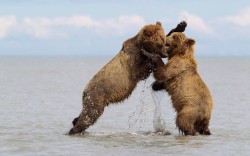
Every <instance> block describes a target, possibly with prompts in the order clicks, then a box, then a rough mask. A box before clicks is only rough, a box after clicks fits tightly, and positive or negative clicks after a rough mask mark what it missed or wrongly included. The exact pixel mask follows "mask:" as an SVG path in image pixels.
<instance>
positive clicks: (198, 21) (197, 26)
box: [179, 11, 214, 35]
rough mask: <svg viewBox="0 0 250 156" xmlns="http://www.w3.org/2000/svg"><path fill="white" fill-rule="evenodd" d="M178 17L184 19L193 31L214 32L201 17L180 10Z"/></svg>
mask: <svg viewBox="0 0 250 156" xmlns="http://www.w3.org/2000/svg"><path fill="white" fill-rule="evenodd" d="M179 17H180V18H181V19H185V20H186V21H187V23H188V28H189V29H191V30H193V31H195V32H199V33H204V34H208V35H211V34H214V31H213V29H212V28H210V27H209V26H208V24H206V23H205V22H204V20H203V19H202V18H201V17H198V16H196V15H192V14H190V13H188V12H186V11H184V12H181V13H180V15H179Z"/></svg>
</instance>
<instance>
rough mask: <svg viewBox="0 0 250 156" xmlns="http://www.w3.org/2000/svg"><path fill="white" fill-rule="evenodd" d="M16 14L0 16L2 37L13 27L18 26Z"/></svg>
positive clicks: (0, 35)
mask: <svg viewBox="0 0 250 156" xmlns="http://www.w3.org/2000/svg"><path fill="white" fill-rule="evenodd" d="M16 24H17V23H16V17H15V16H0V38H4V37H6V35H7V34H8V33H9V31H10V30H11V28H13V27H15V26H16Z"/></svg>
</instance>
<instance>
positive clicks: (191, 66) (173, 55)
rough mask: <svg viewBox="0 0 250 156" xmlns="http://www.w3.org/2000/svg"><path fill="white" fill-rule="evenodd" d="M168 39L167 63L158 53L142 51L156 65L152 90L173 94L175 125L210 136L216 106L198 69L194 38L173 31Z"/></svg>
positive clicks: (188, 132)
mask: <svg viewBox="0 0 250 156" xmlns="http://www.w3.org/2000/svg"><path fill="white" fill-rule="evenodd" d="M166 39H167V45H168V46H167V48H168V62H167V64H166V65H165V64H164V62H163V61H162V59H161V58H160V57H159V56H158V55H155V54H150V53H148V52H147V51H146V50H142V51H143V54H144V55H145V56H147V57H148V58H150V59H151V60H152V61H153V62H154V65H155V66H156V67H155V70H154V77H155V79H156V81H155V82H154V83H153V86H152V88H153V90H155V91H157V90H161V89H165V90H166V91H167V92H168V93H169V95H170V96H171V100H172V104H173V107H174V108H175V111H176V112H177V117H176V125H177V127H178V129H179V130H180V131H181V132H182V134H183V133H184V134H185V135H195V134H196V132H198V133H200V134H204V135H210V134H211V133H210V130H209V128H208V126H209V121H210V117H211V111H212V108H213V100H212V97H211V94H210V92H209V89H208V88H207V86H206V84H205V83H204V82H203V81H202V79H201V77H200V75H199V74H198V72H197V63H196V60H195V58H194V44H195V40H193V39H190V38H187V37H186V36H185V35H184V34H183V33H180V32H174V33H172V34H171V35H170V36H169V37H167V38H166Z"/></svg>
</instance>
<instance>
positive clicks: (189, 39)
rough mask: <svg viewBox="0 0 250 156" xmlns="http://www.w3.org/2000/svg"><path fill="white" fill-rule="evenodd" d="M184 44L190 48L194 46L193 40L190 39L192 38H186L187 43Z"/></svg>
mask: <svg viewBox="0 0 250 156" xmlns="http://www.w3.org/2000/svg"><path fill="white" fill-rule="evenodd" d="M186 43H187V44H188V45H189V46H192V45H194V44H195V40H194V39H192V38H188V39H187V41H186Z"/></svg>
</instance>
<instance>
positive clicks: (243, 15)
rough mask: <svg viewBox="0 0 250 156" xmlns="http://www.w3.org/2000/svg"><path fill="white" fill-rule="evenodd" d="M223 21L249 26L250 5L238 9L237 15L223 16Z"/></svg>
mask: <svg viewBox="0 0 250 156" xmlns="http://www.w3.org/2000/svg"><path fill="white" fill-rule="evenodd" d="M225 21H226V22H229V23H232V24H235V25H237V26H250V7H248V8H246V9H244V10H242V11H240V12H239V14H238V15H234V16H228V17H225Z"/></svg>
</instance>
